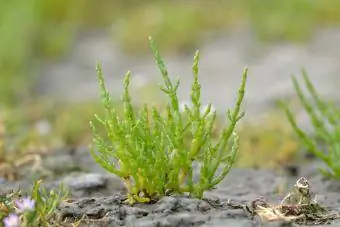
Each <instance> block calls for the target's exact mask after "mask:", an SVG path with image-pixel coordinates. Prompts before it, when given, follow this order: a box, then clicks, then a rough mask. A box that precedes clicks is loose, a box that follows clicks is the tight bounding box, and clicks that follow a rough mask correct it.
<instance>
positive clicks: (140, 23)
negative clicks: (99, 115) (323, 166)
mask: <svg viewBox="0 0 340 227" xmlns="http://www.w3.org/2000/svg"><path fill="white" fill-rule="evenodd" d="M338 24H340V0H235V1H234V0H220V1H217V0H216V1H215V0H167V1H166V0H163V1H160V0H143V1H141V0H10V1H9V0H0V110H1V111H0V113H1V116H0V134H2V132H6V133H9V132H13V134H15V135H16V137H18V138H19V139H18V140H19V142H17V143H16V144H18V145H16V146H17V147H28V146H31V145H32V144H33V145H35V146H37V145H36V144H41V143H44V144H46V143H47V144H48V145H51V144H58V145H60V144H62V145H65V144H66V145H72V146H75V145H79V144H80V143H81V142H83V141H84V140H85V139H86V138H89V137H88V135H87V136H83V134H82V133H84V132H86V133H88V120H89V119H90V118H91V116H92V114H93V112H99V110H98V108H99V107H98V103H95V104H93V103H91V104H79V105H75V104H71V105H64V104H62V105H55V104H54V103H53V100H47V101H46V100H45V101H41V100H40V99H38V94H37V92H36V83H37V81H38V79H39V78H38V77H39V76H44V75H38V69H39V66H40V64H41V62H42V60H45V61H46V60H48V61H52V62H53V61H55V60H58V59H60V58H62V57H63V56H65V55H67V53H68V51H69V50H70V49H71V48H72V45H73V44H74V42H75V41H76V38H77V35H78V34H79V33H80V32H82V31H107V32H109V34H110V37H111V39H112V42H113V43H117V44H118V45H119V47H120V48H121V49H122V50H123V51H126V52H127V53H130V54H143V53H145V52H148V51H149V48H148V43H147V36H149V35H152V36H153V37H154V39H155V40H156V41H157V44H158V46H159V47H160V49H161V50H162V53H171V52H172V53H181V52H186V51H187V50H192V49H193V48H197V47H199V46H200V44H201V43H203V40H204V38H205V37H206V36H205V35H206V34H207V32H211V33H212V34H218V33H219V32H223V33H225V32H228V31H230V30H232V29H238V28H250V29H251V30H252V31H253V32H254V34H255V37H256V38H257V39H258V40H260V41H263V42H268V43H269V42H276V41H290V42H297V43H303V42H305V41H307V40H308V39H309V38H310V37H312V35H313V33H314V32H315V31H316V30H317V29H318V28H320V27H323V28H324V27H326V26H334V25H338ZM93 67H95V65H94V64H93ZM188 67H189V66H188ZM126 70H129V69H126ZM235 89H236V88H235ZM37 100H38V101H37ZM98 101H99V100H98ZM74 116H75V117H74ZM46 121H47V126H50V127H51V128H52V129H51V131H49V132H48V133H47V136H48V138H49V139H47V138H46V133H45V134H44V136H41V135H40V134H39V131H41V130H40V129H39V127H40V126H41V124H42V125H44V124H43V123H46ZM267 123H268V127H267V126H264V127H261V128H263V129H264V130H267V129H268V130H267V131H266V132H262V133H259V131H258V127H257V126H254V127H253V126H251V128H252V130H248V129H249V127H250V126H247V127H245V128H246V129H244V131H245V133H246V136H248V137H249V138H252V140H253V141H256V146H254V145H253V144H248V143H245V144H244V145H243V147H244V148H243V149H247V150H250V151H251V152H250V156H248V157H245V158H244V160H243V162H242V161H241V162H240V165H241V166H247V165H249V162H248V161H247V160H249V158H250V159H251V161H250V162H251V165H256V166H259V165H260V166H261V165H262V164H263V163H267V161H266V159H264V160H262V164H261V160H259V161H258V162H257V161H256V160H255V161H254V160H253V159H252V158H251V157H252V156H253V154H254V153H256V152H258V151H259V150H261V151H265V152H267V153H270V152H271V151H272V150H273V148H276V147H278V146H280V149H281V148H282V149H281V150H282V151H280V154H278V152H276V153H271V154H272V155H273V157H272V156H270V157H271V160H273V162H275V163H276V162H280V161H277V160H276V159H284V160H289V159H290V158H291V157H293V156H294V152H295V151H296V150H297V149H298V143H297V142H296V141H295V139H294V138H291V131H290V130H288V131H287V129H286V124H284V123H282V121H281V120H277V121H274V123H273V121H267ZM278 123H279V124H278ZM38 126H39V127H38ZM18 128H20V129H18ZM40 128H41V127H40ZM45 128H46V124H45ZM43 131H44V130H43ZM45 131H46V130H45ZM47 131H48V130H47ZM273 131H275V132H279V136H277V137H275V136H274V135H273V133H272V132H273ZM281 135H288V136H287V138H289V139H288V140H286V141H288V142H287V143H288V144H285V141H284V142H282V138H283V137H282V136H281ZM51 138H52V141H53V142H51V143H50V141H51ZM60 139H61V140H62V141H61V142H60V141H59V140H60ZM56 141H57V142H56ZM87 141H88V140H87ZM259 141H260V142H259ZM261 141H262V142H261ZM6 144H7V145H8V144H11V146H12V147H13V145H12V144H13V143H12V140H11V142H6V141H0V159H1V157H2V156H4V154H6V152H12V151H13V150H16V151H17V150H20V149H18V148H17V147H14V148H11V146H9V147H8V146H7V145H6ZM278 144H279V145H278ZM33 145H32V146H33ZM21 150H22V149H21ZM12 153H13V152H12ZM19 153H20V152H19ZM286 154H287V155H286ZM264 156H266V157H268V156H267V155H266V154H264ZM281 156H282V157H281ZM1 161H6V160H0V162H1ZM253 162H256V163H253Z"/></svg>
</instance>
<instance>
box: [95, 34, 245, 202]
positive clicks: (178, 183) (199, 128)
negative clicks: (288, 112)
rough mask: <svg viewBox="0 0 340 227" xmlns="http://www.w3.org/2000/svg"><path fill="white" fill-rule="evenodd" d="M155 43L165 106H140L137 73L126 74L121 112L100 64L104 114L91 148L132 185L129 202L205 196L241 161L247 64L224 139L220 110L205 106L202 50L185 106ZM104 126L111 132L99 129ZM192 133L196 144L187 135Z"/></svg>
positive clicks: (106, 166) (101, 161) (97, 123)
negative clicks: (134, 90) (239, 130)
mask: <svg viewBox="0 0 340 227" xmlns="http://www.w3.org/2000/svg"><path fill="white" fill-rule="evenodd" d="M149 41H150V46H151V49H152V51H153V54H154V58H155V61H156V64H157V66H158V68H159V70H160V73H161V75H162V78H163V81H164V84H163V85H161V86H160V89H161V91H162V92H163V93H164V94H165V95H166V96H167V100H168V102H167V105H166V108H165V113H164V111H160V110H158V109H157V108H156V107H154V106H152V107H149V106H148V105H147V104H144V106H143V107H142V108H141V109H139V110H137V109H136V108H135V107H134V106H133V105H132V102H131V97H130V93H129V85H130V78H131V74H130V72H128V73H127V74H126V75H125V78H124V82H123V85H124V92H123V95H122V105H123V113H122V115H120V114H118V113H117V109H115V107H114V106H113V104H112V101H111V98H110V94H109V92H108V90H107V88H106V87H105V82H104V77H103V72H102V68H101V65H100V64H99V63H97V66H96V69H97V77H98V81H99V87H100V94H101V100H102V104H103V106H104V109H105V111H106V115H105V116H104V117H99V116H97V115H95V116H94V120H93V121H91V122H90V127H91V129H92V133H93V145H94V146H92V147H91V153H92V155H93V157H94V159H95V161H96V162H97V163H98V164H100V165H101V166H102V167H103V168H104V169H106V170H107V171H109V172H111V173H113V174H115V175H117V176H118V177H120V178H121V179H122V181H123V183H124V185H125V187H126V189H127V197H128V199H127V201H128V202H130V203H135V202H142V203H147V202H152V201H155V200H157V199H159V198H161V197H162V196H165V195H169V194H183V193H188V194H189V195H190V196H193V197H197V198H202V196H203V193H204V192H205V191H207V190H210V189H213V188H214V187H215V186H216V185H217V184H219V183H220V182H221V181H222V180H223V179H224V178H225V176H226V175H227V174H228V173H229V171H230V169H231V167H232V165H233V164H234V163H235V161H236V157H237V153H238V150H239V137H238V136H237V134H236V133H235V127H236V125H237V123H238V121H239V120H240V119H241V118H242V117H243V116H244V112H242V111H241V104H242V101H243V98H244V94H245V85H246V79H247V69H245V70H244V72H243V76H242V82H241V86H240V88H239V90H238V97H237V100H236V105H235V108H234V109H232V110H229V111H228V112H227V117H228V119H227V120H228V125H227V126H225V127H224V128H223V129H222V130H221V133H220V135H219V137H218V138H213V137H212V136H213V131H214V130H215V129H214V127H213V126H214V123H215V121H216V116H217V114H216V111H215V110H212V109H213V108H212V105H211V104H209V105H208V106H204V113H202V106H201V85H200V82H199V79H198V72H199V68H198V64H199V57H200V55H199V51H197V52H196V54H195V56H194V63H193V67H192V71H193V83H192V87H191V103H189V104H190V105H184V106H181V103H180V102H179V99H178V97H177V90H178V87H179V85H180V81H179V80H176V81H175V82H172V81H171V79H170V77H169V75H168V71H167V69H166V67H165V64H164V62H163V60H162V58H161V56H160V54H159V52H158V49H157V47H156V45H155V43H154V41H153V39H152V38H151V37H150V38H149ZM183 110H184V111H183ZM99 126H102V127H103V128H104V129H105V130H106V133H105V134H104V135H101V134H100V133H99ZM188 134H189V135H190V138H189V140H190V143H189V146H188V140H187V136H186V135H188ZM194 163H198V164H199V178H198V179H197V180H196V178H195V180H194V166H193V165H194Z"/></svg>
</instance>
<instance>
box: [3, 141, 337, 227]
mask: <svg viewBox="0 0 340 227" xmlns="http://www.w3.org/2000/svg"><path fill="white" fill-rule="evenodd" d="M49 160H54V162H51V161H49ZM58 160H59V161H58ZM61 160H68V162H64V161H63V162H62V161H61ZM42 163H45V165H44V166H43V169H44V170H45V171H49V173H53V174H52V175H46V177H45V178H44V179H45V180H44V185H45V186H46V187H47V188H57V187H58V186H59V184H60V183H64V184H65V185H67V186H68V188H69V190H70V196H69V198H70V199H69V200H68V201H65V202H63V203H62V204H61V205H60V207H59V209H58V211H57V214H58V217H59V218H60V219H63V220H65V219H66V220H68V221H69V222H72V220H77V219H80V218H83V219H84V222H83V223H82V224H81V226H138V227H139V226H140V227H142V226H150V227H152V226H164V227H165V226H166V227H173V226H217V227H218V226H235V227H241V226H242V227H243V226H244V227H246V226H297V225H296V224H292V223H288V222H284V221H274V222H263V221H261V219H260V218H259V216H257V215H255V216H253V215H252V214H251V213H250V212H249V210H247V209H246V206H247V207H248V208H249V207H250V208H251V204H252V202H253V201H254V200H256V199H258V198H264V199H265V201H266V202H267V203H269V204H273V205H274V204H279V203H280V201H281V200H282V199H283V198H284V196H285V195H286V194H287V193H288V192H289V191H291V189H292V187H293V185H294V183H295V181H296V180H297V179H298V178H299V177H301V176H304V177H306V178H307V179H308V181H309V182H310V184H311V186H312V189H313V191H314V193H316V194H317V195H318V203H319V204H320V205H321V206H323V207H326V208H327V209H329V210H330V211H331V212H334V213H339V214H340V197H339V192H340V183H339V182H336V181H332V180H328V179H324V178H323V177H322V176H321V175H320V174H319V172H318V169H317V168H318V166H320V163H318V162H317V161H311V162H310V163H308V165H299V166H296V167H294V168H293V166H290V168H287V170H286V171H273V170H261V169H237V168H235V169H233V170H232V171H231V172H230V174H229V175H227V177H226V179H225V180H224V181H222V182H221V184H220V185H218V187H217V188H216V189H214V190H211V191H208V192H206V193H205V195H204V198H203V199H202V200H199V199H194V198H190V197H188V196H187V195H182V196H178V195H177V196H176V195H172V196H166V197H164V198H162V199H161V200H159V201H157V202H155V203H153V204H135V205H133V206H130V205H128V204H126V203H124V202H123V201H124V200H125V199H126V196H125V193H126V192H125V189H124V187H123V185H122V183H121V181H120V180H119V179H118V178H117V177H115V176H113V175H111V174H108V173H106V172H105V171H104V170H103V169H101V167H99V166H98V165H97V164H96V163H95V162H94V161H93V159H92V157H91V155H90V152H89V151H88V150H87V149H86V148H78V149H75V150H58V151H55V152H54V153H52V154H49V155H48V156H45V157H43V162H42ZM52 163H53V164H52ZM27 168H29V167H27ZM292 169H294V171H292ZM20 171H21V172H22V176H26V177H23V178H21V179H20V180H18V181H16V182H7V181H5V180H3V182H2V187H1V191H6V190H8V189H11V188H17V187H20V188H21V189H22V190H23V191H28V190H29V188H30V186H31V182H32V178H31V176H30V175H28V174H27V169H25V168H24V167H23V168H20ZM23 173H26V175H24V174H23ZM52 176H53V177H52ZM330 222H331V224H332V225H331V226H340V221H337V220H335V221H330ZM319 226H323V225H319ZM328 226H329V225H328Z"/></svg>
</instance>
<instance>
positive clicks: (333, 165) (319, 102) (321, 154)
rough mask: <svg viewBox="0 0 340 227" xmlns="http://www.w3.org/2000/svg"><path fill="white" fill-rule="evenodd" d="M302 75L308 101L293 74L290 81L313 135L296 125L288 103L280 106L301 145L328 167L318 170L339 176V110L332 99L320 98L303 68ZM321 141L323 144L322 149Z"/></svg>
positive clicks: (339, 177) (332, 175)
mask: <svg viewBox="0 0 340 227" xmlns="http://www.w3.org/2000/svg"><path fill="white" fill-rule="evenodd" d="M302 76H303V79H304V83H305V84H306V87H307V91H308V92H309V93H310V95H311V97H312V100H311V101H309V100H307V98H306V95H305V94H304V93H303V91H302V89H301V87H300V85H299V83H298V81H297V79H296V77H295V76H293V84H294V88H295V90H296V93H297V95H298V98H299V100H300V101H301V103H302V105H303V107H304V109H305V110H306V112H307V114H308V115H309V118H310V121H311V123H312V125H313V128H314V135H313V136H310V135H308V134H307V133H306V132H304V131H303V130H302V129H301V128H300V127H299V126H298V125H297V122H296V120H295V118H294V116H293V113H292V111H291V110H290V109H289V108H288V106H287V105H285V104H283V105H282V107H283V109H284V110H285V112H286V115H287V117H288V120H289V122H290V124H291V126H292V128H293V129H294V131H295V132H296V134H297V135H298V137H299V138H300V139H301V141H302V142H303V145H305V147H306V148H307V149H308V151H309V152H311V153H313V154H314V155H315V156H316V157H318V158H320V159H321V160H322V161H323V162H324V163H325V164H326V165H327V167H328V168H327V169H320V171H321V173H322V174H324V175H325V176H327V177H331V178H335V179H340V143H339V141H340V124H339V123H340V110H339V109H338V108H337V107H336V106H335V105H334V104H333V103H331V102H326V101H325V100H323V99H321V98H320V96H319V94H318V93H317V91H316V89H315V88H314V86H313V84H312V82H311V81H310V79H309V78H308V75H307V73H306V71H304V70H302ZM321 145H322V146H325V150H323V149H322V148H321Z"/></svg>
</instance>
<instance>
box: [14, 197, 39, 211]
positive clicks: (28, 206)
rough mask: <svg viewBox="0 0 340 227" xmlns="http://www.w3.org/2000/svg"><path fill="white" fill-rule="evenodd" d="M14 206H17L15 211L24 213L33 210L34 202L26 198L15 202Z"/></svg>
mask: <svg viewBox="0 0 340 227" xmlns="http://www.w3.org/2000/svg"><path fill="white" fill-rule="evenodd" d="M15 204H16V205H17V209H18V211H19V212H24V211H27V210H33V209H34V205H35V201H34V200H32V199H30V198H28V197H26V198H22V199H20V200H17V201H15Z"/></svg>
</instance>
